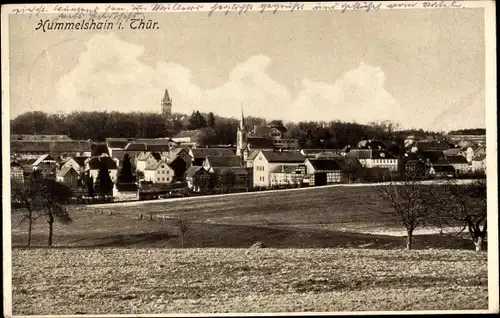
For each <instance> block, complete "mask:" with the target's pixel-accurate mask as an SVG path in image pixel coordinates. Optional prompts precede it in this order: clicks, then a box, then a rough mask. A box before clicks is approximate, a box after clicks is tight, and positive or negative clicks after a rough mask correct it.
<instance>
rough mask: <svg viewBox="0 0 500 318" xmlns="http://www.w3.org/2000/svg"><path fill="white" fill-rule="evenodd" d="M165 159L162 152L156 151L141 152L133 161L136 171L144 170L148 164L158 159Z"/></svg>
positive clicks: (152, 163) (154, 162)
mask: <svg viewBox="0 0 500 318" xmlns="http://www.w3.org/2000/svg"><path fill="white" fill-rule="evenodd" d="M160 160H165V156H164V154H161V153H158V152H147V151H146V152H141V154H140V155H139V156H138V157H137V161H136V163H135V165H136V166H135V167H136V171H142V172H144V171H145V170H146V168H147V167H148V166H149V167H151V166H153V165H155V164H156V163H157V162H158V161H160Z"/></svg>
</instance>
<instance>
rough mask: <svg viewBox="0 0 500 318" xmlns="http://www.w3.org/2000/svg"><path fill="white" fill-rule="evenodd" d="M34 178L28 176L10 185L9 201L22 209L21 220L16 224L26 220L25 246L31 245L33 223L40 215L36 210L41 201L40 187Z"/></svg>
mask: <svg viewBox="0 0 500 318" xmlns="http://www.w3.org/2000/svg"><path fill="white" fill-rule="evenodd" d="M35 178H36V177H35V176H30V177H29V178H27V179H26V180H25V181H24V182H17V181H13V182H12V185H11V202H12V203H13V204H17V205H18V206H20V208H21V210H22V216H21V220H20V222H19V224H18V225H17V226H19V225H21V224H22V223H24V222H26V221H27V222H28V242H27V246H30V245H31V236H32V231H33V224H34V223H35V221H36V219H37V218H39V217H40V214H39V213H37V212H38V210H39V208H40V204H41V202H42V196H41V187H40V184H39V183H38V182H37V180H36V179H35Z"/></svg>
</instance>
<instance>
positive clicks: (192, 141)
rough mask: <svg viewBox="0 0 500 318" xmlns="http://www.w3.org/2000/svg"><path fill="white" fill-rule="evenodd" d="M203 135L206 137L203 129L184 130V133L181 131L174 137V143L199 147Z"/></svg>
mask: <svg viewBox="0 0 500 318" xmlns="http://www.w3.org/2000/svg"><path fill="white" fill-rule="evenodd" d="M203 135H204V132H203V130H202V129H197V130H183V131H180V132H179V133H178V134H177V135H175V136H174V137H172V141H174V142H176V143H178V144H181V145H189V146H191V147H196V146H198V144H199V142H200V140H201V138H202V137H203Z"/></svg>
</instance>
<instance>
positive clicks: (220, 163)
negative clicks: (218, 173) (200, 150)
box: [206, 156, 242, 167]
mask: <svg viewBox="0 0 500 318" xmlns="http://www.w3.org/2000/svg"><path fill="white" fill-rule="evenodd" d="M206 160H208V162H209V164H210V167H240V166H241V165H242V162H241V158H240V157H238V156H231V157H229V156H227V157H226V156H225V157H222V156H215V157H211V156H207V157H206Z"/></svg>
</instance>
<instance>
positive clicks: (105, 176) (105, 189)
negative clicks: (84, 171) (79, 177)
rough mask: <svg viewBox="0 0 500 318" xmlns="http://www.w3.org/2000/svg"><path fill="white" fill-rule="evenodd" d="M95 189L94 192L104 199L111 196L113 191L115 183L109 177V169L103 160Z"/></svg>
mask: <svg viewBox="0 0 500 318" xmlns="http://www.w3.org/2000/svg"><path fill="white" fill-rule="evenodd" d="M94 188H95V189H94V191H95V192H96V193H98V194H99V195H100V196H103V197H105V196H107V195H110V194H111V193H112V191H113V181H112V180H111V177H110V176H109V171H108V167H107V165H106V163H105V162H104V161H103V160H101V165H100V167H99V173H98V174H97V178H96V181H95V185H94Z"/></svg>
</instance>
